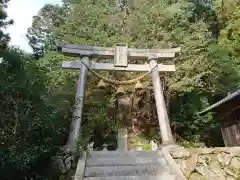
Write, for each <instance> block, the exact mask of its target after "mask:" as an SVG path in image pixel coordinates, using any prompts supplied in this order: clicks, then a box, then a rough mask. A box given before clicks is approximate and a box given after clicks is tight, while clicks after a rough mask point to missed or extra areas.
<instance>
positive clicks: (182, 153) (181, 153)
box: [171, 149, 190, 158]
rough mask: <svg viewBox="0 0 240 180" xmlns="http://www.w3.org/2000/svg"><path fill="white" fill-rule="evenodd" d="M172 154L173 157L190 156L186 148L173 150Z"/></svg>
mask: <svg viewBox="0 0 240 180" xmlns="http://www.w3.org/2000/svg"><path fill="white" fill-rule="evenodd" d="M171 155H172V157H173V158H186V157H189V156H190V153H189V151H187V150H185V149H181V150H180V149H179V150H178V151H172V152H171Z"/></svg>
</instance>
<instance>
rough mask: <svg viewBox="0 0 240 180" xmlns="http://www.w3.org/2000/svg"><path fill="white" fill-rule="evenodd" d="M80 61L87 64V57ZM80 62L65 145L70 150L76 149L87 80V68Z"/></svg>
mask: <svg viewBox="0 0 240 180" xmlns="http://www.w3.org/2000/svg"><path fill="white" fill-rule="evenodd" d="M82 61H83V63H84V64H86V65H88V64H89V59H88V57H83V58H82ZM83 63H81V70H80V74H79V79H78V83H77V93H76V97H75V99H76V102H75V106H74V111H73V118H72V123H71V130H70V134H69V137H68V142H67V147H69V148H70V149H71V150H72V151H74V152H75V151H76V148H77V140H78V136H79V132H80V127H81V123H82V112H83V103H84V94H85V86H86V81H87V74H88V68H87V67H86V66H85V65H84V64H83Z"/></svg>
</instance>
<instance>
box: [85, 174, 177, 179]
mask: <svg viewBox="0 0 240 180" xmlns="http://www.w3.org/2000/svg"><path fill="white" fill-rule="evenodd" d="M83 180H176V178H175V176H174V175H169V174H167V173H165V174H162V175H159V176H110V177H85V178H83Z"/></svg>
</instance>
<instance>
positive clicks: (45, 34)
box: [27, 4, 68, 57]
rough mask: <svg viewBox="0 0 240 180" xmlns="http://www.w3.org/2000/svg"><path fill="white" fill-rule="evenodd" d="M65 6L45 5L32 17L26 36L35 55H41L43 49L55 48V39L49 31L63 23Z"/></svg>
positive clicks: (65, 12) (51, 31)
mask: <svg viewBox="0 0 240 180" xmlns="http://www.w3.org/2000/svg"><path fill="white" fill-rule="evenodd" d="M67 9H68V8H67V7H66V6H59V5H51V4H47V5H45V6H44V7H43V8H42V9H41V10H40V11H39V13H38V15H36V16H34V17H33V23H32V27H30V28H29V29H28V33H27V38H28V40H29V44H30V46H31V47H32V49H33V52H34V55H35V56H36V57H42V56H43V54H44V51H45V50H47V49H48V50H49V49H54V48H55V49H56V39H53V35H52V34H51V33H53V32H54V29H56V28H58V27H59V26H60V25H63V24H64V22H65V17H66V14H67Z"/></svg>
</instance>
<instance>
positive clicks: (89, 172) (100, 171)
mask: <svg viewBox="0 0 240 180" xmlns="http://www.w3.org/2000/svg"><path fill="white" fill-rule="evenodd" d="M165 172H169V167H166V166H163V165H158V164H157V165H152V164H151V165H145V164H141V165H136V166H104V167H86V169H85V176H86V177H99V176H101V177H103V176H143V175H161V174H162V173H165Z"/></svg>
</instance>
